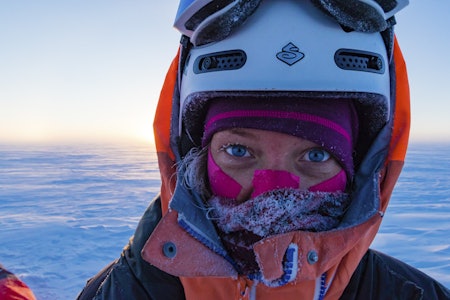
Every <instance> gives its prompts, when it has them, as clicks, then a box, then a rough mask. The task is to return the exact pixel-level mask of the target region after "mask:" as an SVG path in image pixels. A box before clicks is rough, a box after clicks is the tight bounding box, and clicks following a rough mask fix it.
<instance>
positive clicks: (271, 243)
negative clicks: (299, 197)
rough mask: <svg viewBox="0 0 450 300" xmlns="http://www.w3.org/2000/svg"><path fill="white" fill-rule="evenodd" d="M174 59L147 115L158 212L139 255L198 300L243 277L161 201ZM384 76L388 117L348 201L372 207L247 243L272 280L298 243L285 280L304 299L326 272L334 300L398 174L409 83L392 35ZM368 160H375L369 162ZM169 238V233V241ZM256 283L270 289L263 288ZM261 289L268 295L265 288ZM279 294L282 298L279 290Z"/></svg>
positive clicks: (166, 197) (170, 160) (169, 182)
mask: <svg viewBox="0 0 450 300" xmlns="http://www.w3.org/2000/svg"><path fill="white" fill-rule="evenodd" d="M178 60H179V54H178V55H177V56H176V58H175V59H174V60H173V62H172V64H171V66H170V69H169V71H168V73H167V76H166V80H165V83H164V86H163V88H162V92H161V95H160V99H159V103H158V107H157V111H156V116H155V121H154V133H155V142H156V150H157V154H158V162H159V167H160V172H161V180H162V187H161V202H162V210H163V215H165V217H163V220H162V221H161V222H160V225H159V226H158V227H157V229H155V232H154V233H153V234H152V236H151V237H150V239H149V241H148V242H147V244H146V246H145V247H144V250H143V257H144V259H145V260H147V261H149V262H150V263H151V264H153V265H155V266H157V267H158V268H160V269H162V270H163V271H166V272H167V273H170V274H173V275H176V276H180V277H182V282H183V285H184V288H185V292H186V296H187V298H188V299H189V296H191V295H196V297H194V298H195V299H203V298H201V297H199V295H198V294H196V292H197V291H198V288H199V287H202V288H204V289H206V290H205V293H204V296H205V297H204V298H205V299H207V298H208V297H213V298H214V297H218V295H217V294H215V292H213V291H219V292H218V293H221V292H220V291H222V292H223V293H226V292H227V291H229V289H230V288H231V286H236V285H238V286H239V285H242V284H244V285H245V280H244V281H242V280H243V279H242V278H240V277H238V275H237V273H236V271H235V270H234V268H233V267H232V265H231V264H230V262H229V261H227V260H226V259H225V258H224V255H223V254H222V253H221V252H220V251H214V247H212V246H210V244H209V242H208V239H207V238H206V239H205V240H202V239H199V238H198V237H197V236H195V234H192V232H191V231H190V230H187V229H186V228H188V227H189V226H183V224H184V223H183V215H184V211H183V210H184V209H185V207H186V206H188V205H184V206H183V205H179V204H178V205H172V204H171V205H169V203H170V201H171V199H172V196H173V195H174V193H175V189H176V187H177V185H176V171H177V170H176V167H175V165H176V155H177V150H176V149H173V148H172V145H174V143H173V139H174V137H173V136H171V132H172V131H171V127H172V126H173V124H178V123H177V122H174V118H175V117H174V116H177V115H178V112H176V113H175V112H174V109H175V110H177V109H178V108H177V107H175V106H173V103H174V99H176V97H177V94H176V91H177V89H176V84H177V76H178V73H177V72H178V65H179V64H178ZM391 74H395V76H394V80H393V81H392V82H393V83H394V84H393V87H392V88H391V89H392V92H393V93H392V94H393V95H395V96H393V97H391V98H392V99H391V109H392V110H393V113H392V118H391V121H390V122H389V123H388V124H387V125H386V127H385V128H384V129H383V130H382V132H380V134H379V135H378V137H377V138H376V140H375V141H374V143H373V145H372V146H371V148H370V149H369V151H368V154H367V157H369V156H370V159H367V157H366V160H367V161H368V162H367V165H369V167H364V163H363V167H362V168H361V170H359V171H358V172H357V174H356V176H355V179H356V181H358V180H359V182H361V183H364V184H362V185H364V187H362V188H361V189H360V190H359V191H358V193H357V194H356V195H354V196H355V199H359V204H358V205H359V206H364V205H365V201H374V203H375V204H374V206H375V209H374V211H373V212H371V213H370V214H368V215H367V216H358V217H357V218H358V220H359V221H358V222H356V223H354V224H349V226H344V227H343V228H341V229H338V230H335V231H331V232H318V233H311V232H292V233H287V234H283V235H279V236H274V237H269V238H267V239H264V240H262V241H260V242H259V243H257V245H255V254H256V256H257V259H258V262H259V264H260V268H261V270H262V272H263V273H264V274H263V275H264V277H265V278H266V279H276V278H278V277H279V276H280V275H282V272H283V270H282V259H283V255H284V253H285V251H286V249H287V248H288V246H289V245H290V244H292V243H294V244H296V245H298V247H299V251H298V252H299V254H298V265H299V271H298V274H297V277H296V279H295V280H294V281H293V282H291V283H290V284H289V285H288V286H294V285H297V286H302V289H303V294H304V296H305V297H309V296H312V293H313V291H314V285H315V279H316V278H318V277H320V275H321V274H323V273H324V272H332V273H333V274H334V279H333V284H332V286H331V287H330V289H329V291H328V292H327V297H330V299H334V298H338V297H339V296H340V295H341V293H342V291H343V289H344V288H345V286H346V285H347V283H348V281H349V280H350V277H351V275H352V273H353V271H354V270H355V269H356V267H357V265H358V263H359V261H360V259H361V258H362V256H363V255H364V254H365V252H366V251H367V249H368V248H369V246H370V244H371V243H372V241H373V239H374V238H375V235H376V233H377V232H378V228H379V226H380V224H381V221H382V216H383V214H384V212H385V210H386V208H387V205H388V203H389V199H390V196H391V193H392V190H393V188H394V185H395V183H396V181H397V179H398V177H399V175H400V172H401V169H402V166H403V163H404V158H405V154H406V149H407V145H408V137H409V127H410V103H409V85H408V78H407V71H406V66H405V62H404V59H403V56H402V53H401V50H400V48H399V46H398V42H397V40H395V42H394V59H393V63H392V64H391ZM374 160H375V161H376V160H378V161H377V162H375V163H373V161H374ZM182 196H183V197H184V195H182ZM186 197H187V196H186ZM367 199H368V200H367ZM186 201H189V199H186ZM169 206H170V208H169ZM357 209H358V208H355V209H354V210H355V211H354V212H353V214H354V215H357V213H358V212H357ZM349 214H352V212H350V213H349ZM174 236H176V237H177V238H176V240H175V241H174V239H173V237H174ZM167 241H171V242H174V243H175V244H174V246H175V247H177V249H178V251H177V255H176V257H169V258H168V257H166V256H164V255H163V253H162V251H161V248H162V247H164V245H165V244H167ZM311 249H314V251H315V252H316V253H317V255H318V257H319V261H318V262H317V263H314V264H311V263H308V260H307V256H308V253H309V252H310V251H311ZM199 251H200V252H199ZM199 253H201V255H199ZM277 254H279V255H277ZM212 266H214V268H212ZM277 276H278V277H277ZM227 278H228V279H227ZM214 286H216V287H214ZM261 288H264V289H269V290H270V288H267V287H261ZM288 290H289V288H288ZM267 294H268V295H269V294H270V292H267ZM287 294H289V292H288V293H287ZM272 297H273V296H272ZM297 297H298V291H297ZM225 298H226V297H225ZM225 298H224V299H225ZM300 298H301V297H300ZM214 299H216V298H214ZM286 299H289V297H288V296H287V298H286Z"/></svg>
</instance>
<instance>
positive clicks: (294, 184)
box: [208, 151, 347, 199]
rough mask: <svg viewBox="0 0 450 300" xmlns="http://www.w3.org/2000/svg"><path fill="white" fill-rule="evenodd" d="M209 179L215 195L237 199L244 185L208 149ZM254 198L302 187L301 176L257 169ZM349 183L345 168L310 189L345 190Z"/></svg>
mask: <svg viewBox="0 0 450 300" xmlns="http://www.w3.org/2000/svg"><path fill="white" fill-rule="evenodd" d="M208 179H209V184H210V187H211V191H212V193H213V194H214V195H216V196H220V197H224V198H228V199H236V198H237V196H238V195H239V193H240V192H241V190H242V186H241V185H240V184H239V183H238V182H237V181H236V180H234V179H233V178H231V177H230V176H228V175H227V174H226V173H225V172H224V171H222V169H221V168H220V167H219V166H218V165H217V164H216V162H215V161H214V159H213V157H212V154H211V151H208ZM252 184H253V192H252V195H251V197H252V198H254V197H256V196H258V195H261V194H263V193H265V192H268V191H272V190H276V189H283V188H294V189H298V188H299V187H300V178H299V177H298V176H296V175H294V174H292V173H289V172H287V171H282V170H256V171H255V173H254V175H253V181H252ZM346 184H347V175H346V174H345V171H344V170H341V171H340V172H339V173H338V174H336V175H335V176H333V177H332V178H330V179H327V180H325V181H323V182H321V183H318V184H316V185H314V186H311V187H310V188H309V189H308V190H309V191H311V192H336V191H342V192H343V191H344V190H345V187H346Z"/></svg>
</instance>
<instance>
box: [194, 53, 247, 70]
mask: <svg viewBox="0 0 450 300" xmlns="http://www.w3.org/2000/svg"><path fill="white" fill-rule="evenodd" d="M246 61H247V55H246V54H245V52H244V51H242V50H231V51H223V52H216V53H209V54H205V55H202V56H199V57H197V59H196V60H195V63H194V73H196V74H200V73H206V72H216V71H225V70H236V69H240V68H242V66H244V65H245V62H246Z"/></svg>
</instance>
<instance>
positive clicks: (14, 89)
mask: <svg viewBox="0 0 450 300" xmlns="http://www.w3.org/2000/svg"><path fill="white" fill-rule="evenodd" d="M177 5H178V1H175V0H168V1H152V0H147V1H144V0H131V1H123V0H122V1H119V0H76V1H75V0H38V1H32V0H0V143H16V142H40V143H44V142H91V141H96V142H101V141H113V140H134V139H138V140H139V139H140V140H147V141H151V140H152V139H153V138H152V136H153V131H152V130H153V129H152V122H153V115H154V109H155V106H156V103H157V99H158V96H159V91H160V88H161V85H162V83H163V80H164V76H165V72H166V70H167V68H168V66H169V64H170V62H171V60H172V58H173V57H174V55H175V53H176V51H177V47H178V41H179V34H178V32H177V31H176V30H175V29H173V28H172V23H173V18H174V16H175V13H176V8H177ZM449 12H450V1H449V0H410V5H409V6H408V7H407V8H405V9H404V10H403V11H402V12H401V13H399V14H398V16H397V21H398V25H397V27H396V30H397V37H398V39H399V41H400V44H401V46H402V49H403V52H404V55H405V58H406V60H407V65H408V70H409V78H410V84H411V95H412V107H413V109H412V117H413V125H412V132H411V138H412V140H424V139H425V140H434V141H442V140H445V141H450V118H449V117H448V115H449V114H450V96H449V93H448V92H447V87H448V85H450V81H449V76H448V74H450V56H449V53H450V39H449V38H448V33H447V31H448V28H450V17H449V15H448V14H449Z"/></svg>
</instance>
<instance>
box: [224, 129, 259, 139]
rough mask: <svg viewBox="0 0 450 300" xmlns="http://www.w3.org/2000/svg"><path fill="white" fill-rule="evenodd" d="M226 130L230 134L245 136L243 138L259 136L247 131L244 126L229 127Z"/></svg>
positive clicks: (256, 137)
mask: <svg viewBox="0 0 450 300" xmlns="http://www.w3.org/2000/svg"><path fill="white" fill-rule="evenodd" d="M227 130H228V131H229V132H230V133H232V134H235V135H238V136H241V137H245V138H254V139H259V137H260V135H259V134H254V133H252V132H249V131H247V130H246V128H240V127H233V128H229V129H227Z"/></svg>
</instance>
